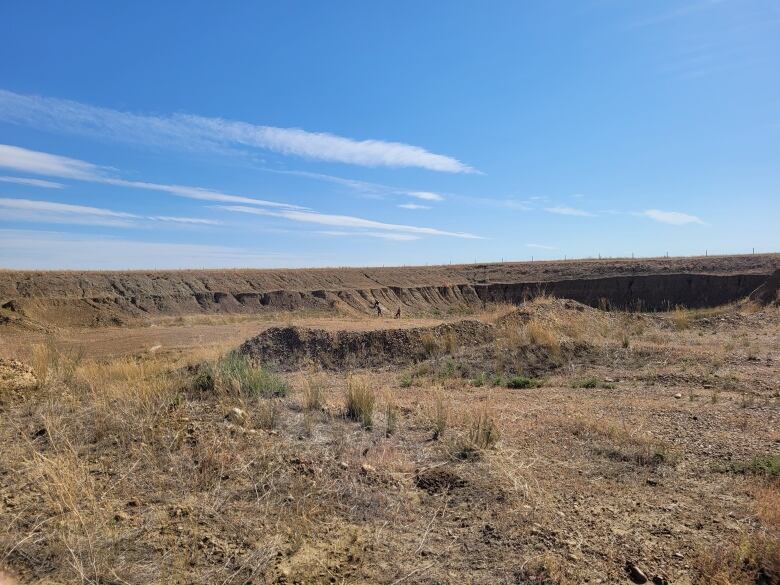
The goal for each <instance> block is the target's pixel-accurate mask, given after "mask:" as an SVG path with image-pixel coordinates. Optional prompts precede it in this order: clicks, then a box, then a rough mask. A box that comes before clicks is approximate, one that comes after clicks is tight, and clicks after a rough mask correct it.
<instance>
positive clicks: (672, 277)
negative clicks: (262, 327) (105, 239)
mask: <svg viewBox="0 0 780 585" xmlns="http://www.w3.org/2000/svg"><path fill="white" fill-rule="evenodd" d="M778 266H780V255H778V254H765V255H751V256H721V257H709V258H660V259H649V260H636V261H633V260H604V261H569V262H533V263H505V264H485V265H468V266H466V265H461V266H432V267H408V268H365V269H359V268H344V269H302V270H221V271H160V272H19V271H7V272H0V320H5V321H12V320H20V319H21V320H25V321H26V322H28V323H37V324H52V325H57V326H95V325H112V324H121V323H123V322H125V321H127V320H132V319H138V318H146V317H153V316H165V315H187V314H198V313H258V312H264V311H269V310H271V311H289V310H301V309H317V310H326V311H342V312H354V311H357V312H361V313H365V312H370V311H371V310H372V307H373V305H374V303H375V301H379V303H380V304H381V305H382V306H383V307H384V308H385V309H386V310H393V311H394V310H395V309H396V308H398V307H401V308H402V310H404V311H406V312H410V313H413V314H425V313H428V312H431V311H449V310H457V309H474V308H481V307H482V306H484V305H485V303H488V302H510V303H517V302H521V301H523V300H524V299H528V298H531V297H534V296H536V295H538V294H540V293H543V292H546V293H548V294H552V295H555V296H559V297H565V298H570V299H574V300H577V301H579V302H582V303H586V304H589V305H592V306H605V305H606V306H611V307H616V308H632V309H633V308H641V309H645V310H662V309H668V308H669V307H674V306H676V305H684V306H687V307H705V306H714V305H719V304H724V303H728V302H731V301H735V300H738V299H742V298H744V297H746V296H748V295H749V294H750V293H751V292H753V291H754V290H755V289H757V288H758V287H760V286H762V285H763V284H764V283H765V282H766V281H767V279H768V278H769V276H770V275H771V274H772V273H773V272H774V271H775V270H776V269H777V268H778Z"/></svg>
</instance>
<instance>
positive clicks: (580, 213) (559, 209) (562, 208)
mask: <svg viewBox="0 0 780 585" xmlns="http://www.w3.org/2000/svg"><path fill="white" fill-rule="evenodd" d="M544 210H545V211H547V212H548V213H555V214H557V215H573V216H577V217H594V216H595V214H593V213H591V212H589V211H585V210H583V209H576V208H574V207H567V206H566V205H557V206H555V207H545V208H544Z"/></svg>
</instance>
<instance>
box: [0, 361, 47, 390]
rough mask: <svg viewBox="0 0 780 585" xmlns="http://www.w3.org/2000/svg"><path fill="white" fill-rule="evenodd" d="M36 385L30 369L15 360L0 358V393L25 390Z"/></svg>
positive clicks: (36, 381)
mask: <svg viewBox="0 0 780 585" xmlns="http://www.w3.org/2000/svg"><path fill="white" fill-rule="evenodd" d="M37 385H38V380H36V378H35V374H33V371H32V369H31V368H30V367H29V366H26V365H24V364H23V363H22V362H19V361H16V360H5V359H2V358H0V394H3V393H5V392H25V391H28V390H32V389H34V388H35V387H36V386H37Z"/></svg>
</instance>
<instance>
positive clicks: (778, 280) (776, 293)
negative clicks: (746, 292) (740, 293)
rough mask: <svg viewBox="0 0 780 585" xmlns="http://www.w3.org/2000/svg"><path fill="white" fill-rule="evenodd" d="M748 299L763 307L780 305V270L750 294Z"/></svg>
mask: <svg viewBox="0 0 780 585" xmlns="http://www.w3.org/2000/svg"><path fill="white" fill-rule="evenodd" d="M748 299H749V300H750V301H753V302H756V303H759V304H761V305H780V268H779V269H777V270H775V271H774V273H773V274H772V276H770V277H769V278H768V279H767V280H766V282H765V283H764V284H762V285H761V286H759V287H758V288H757V289H756V290H754V291H753V292H752V293H750V296H749V297H748Z"/></svg>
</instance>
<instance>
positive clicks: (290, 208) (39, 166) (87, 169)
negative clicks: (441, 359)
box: [0, 145, 479, 239]
mask: <svg viewBox="0 0 780 585" xmlns="http://www.w3.org/2000/svg"><path fill="white" fill-rule="evenodd" d="M2 147H3V145H0V167H5V168H13V169H17V168H18V167H20V166H24V167H25V168H26V169H27V171H28V172H32V173H38V174H43V175H48V176H57V177H64V178H76V179H78V180H81V181H89V182H93V183H100V184H106V185H114V186H118V187H127V188H135V189H146V190H152V191H160V192H164V193H169V194H171V195H176V196H179V197H187V198H189V199H196V200H201V201H211V202H215V203H221V204H225V203H230V204H237V205H226V206H223V209H228V210H230V211H237V212H244V213H255V214H257V215H267V216H272V217H282V218H285V219H289V220H293V221H299V222H308V223H320V224H323V225H331V226H340V227H352V228H363V229H374V230H383V231H385V230H386V231H396V232H407V233H417V234H425V235H433V236H449V237H457V238H469V239H477V238H479V236H476V235H474V234H469V233H463V232H448V231H444V230H437V229H434V228H427V227H416V226H406V225H397V224H388V223H383V222H379V221H374V220H368V219H362V218H355V217H351V216H344V215H329V214H324V213H319V212H316V211H313V210H310V209H308V208H305V207H301V206H297V205H291V204H288V203H279V202H276V201H268V200H265V199H257V198H253V197H244V196H242V195H231V194H227V193H222V192H219V191H213V190H210V189H204V188H201V187H187V186H183V185H167V184H160V183H150V182H145V181H130V180H127V179H122V178H117V177H115V176H110V175H108V174H107V172H108V171H107V169H105V168H103V167H98V166H97V165H92V164H90V163H87V162H84V161H80V160H78V159H71V158H67V157H62V156H57V155H49V154H47V153H41V152H37V151H31V150H27V149H24V148H19V147H6V148H2ZM51 159H56V162H57V164H56V165H54V164H50V162H49V161H50V160H51ZM250 206H251V207H250ZM261 208H268V209H267V210H262V209H261ZM248 209H254V211H247V210H248ZM272 210H273V211H272Z"/></svg>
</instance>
